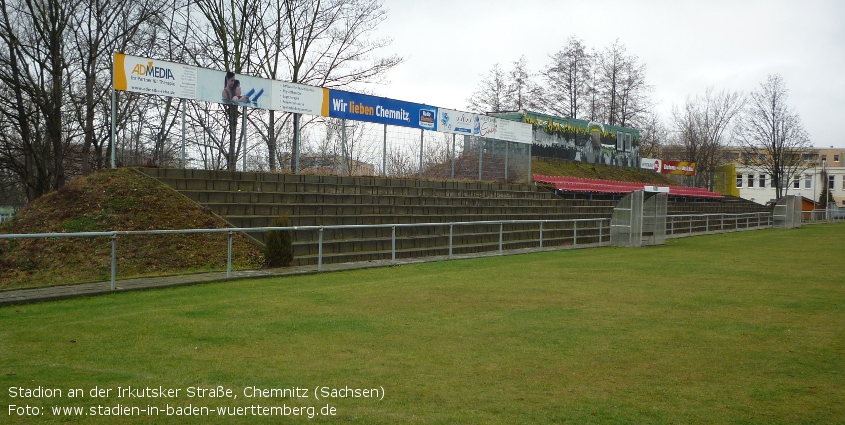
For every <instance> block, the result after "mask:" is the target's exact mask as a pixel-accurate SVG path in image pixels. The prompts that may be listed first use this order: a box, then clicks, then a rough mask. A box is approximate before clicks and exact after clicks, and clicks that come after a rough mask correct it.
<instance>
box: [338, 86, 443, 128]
mask: <svg viewBox="0 0 845 425" xmlns="http://www.w3.org/2000/svg"><path fill="white" fill-rule="evenodd" d="M329 116H330V117H332V118H345V119H349V120H356V121H366V122H374V123H378V124H389V125H397V126H402V127H411V128H421V129H423V130H437V108H436V107H434V106H428V105H423V104H419V103H411V102H403V101H401V100H394V99H388V98H384V97H376V96H370V95H367V94H359V93H351V92H346V91H342V90H329Z"/></svg>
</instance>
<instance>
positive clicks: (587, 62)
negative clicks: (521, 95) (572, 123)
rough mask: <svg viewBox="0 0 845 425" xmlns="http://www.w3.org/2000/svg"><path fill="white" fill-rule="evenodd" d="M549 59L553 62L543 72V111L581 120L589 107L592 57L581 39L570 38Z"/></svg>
mask: <svg viewBox="0 0 845 425" xmlns="http://www.w3.org/2000/svg"><path fill="white" fill-rule="evenodd" d="M550 58H551V60H552V61H551V63H550V64H549V65H548V66H547V67H546V69H545V71H544V72H543V79H544V81H545V82H546V93H545V95H544V101H545V102H544V103H545V106H546V109H547V110H548V111H549V112H551V113H552V114H555V115H559V116H562V117H570V118H581V117H583V116H584V115H585V114H586V113H585V111H587V110H588V105H589V95H590V76H591V71H592V68H593V63H592V62H593V58H592V55H591V54H590V52H589V51H588V50H587V48H586V47H585V46H584V42H583V41H581V39H579V38H577V37H575V36H572V37H569V40H567V42H566V45H565V46H564V47H563V49H561V50H560V51H558V52H557V53H555V54H554V55H551V56H550Z"/></svg>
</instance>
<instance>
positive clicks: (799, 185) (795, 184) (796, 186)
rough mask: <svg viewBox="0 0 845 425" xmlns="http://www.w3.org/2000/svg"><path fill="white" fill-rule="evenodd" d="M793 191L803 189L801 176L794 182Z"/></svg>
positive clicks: (796, 177)
mask: <svg viewBox="0 0 845 425" xmlns="http://www.w3.org/2000/svg"><path fill="white" fill-rule="evenodd" d="M792 188H793V189H801V176H795V178H793V180H792Z"/></svg>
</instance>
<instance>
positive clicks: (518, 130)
mask: <svg viewBox="0 0 845 425" xmlns="http://www.w3.org/2000/svg"><path fill="white" fill-rule="evenodd" d="M496 119H497V120H498V125H497V126H496V127H497V128H498V130H499V131H498V138H499V139H502V140H507V141H509V142H516V143H532V142H533V141H534V132H533V130H532V128H531V124H528V123H524V122H517V121H511V120H505V119H501V118H496Z"/></svg>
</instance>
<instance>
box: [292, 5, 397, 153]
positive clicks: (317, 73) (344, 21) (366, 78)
mask: <svg viewBox="0 0 845 425" xmlns="http://www.w3.org/2000/svg"><path fill="white" fill-rule="evenodd" d="M284 11H285V13H284V19H285V23H286V24H287V26H288V31H289V34H290V44H289V45H288V49H286V50H285V51H284V52H283V56H284V57H285V60H286V64H287V71H288V73H289V75H288V76H289V79H290V81H291V82H293V83H302V84H309V85H314V86H318V87H329V88H333V87H346V86H350V85H354V84H361V83H372V82H378V81H380V80H381V79H382V78H383V77H384V74H385V73H386V72H387V71H388V70H390V69H392V68H394V67H395V66H396V65H398V64H400V63H401V62H402V60H403V59H402V58H401V57H399V56H396V55H393V56H387V57H375V58H371V57H370V55H371V54H372V53H374V52H376V51H377V50H379V49H381V48H383V47H386V46H388V45H389V44H390V42H391V40H390V39H386V38H381V39H375V38H371V35H372V33H373V32H374V31H375V29H376V28H377V27H378V25H379V24H380V23H381V22H382V21H384V19H385V17H386V12H385V10H384V9H383V5H382V3H381V1H379V0H318V1H313V0H285V1H284ZM293 118H294V119H293V125H294V126H295V127H298V126H299V115H298V114H295V115H294V117H293ZM298 150H299V141H298V140H294V141H293V143H292V155H291V161H292V162H291V167H293V166H294V164H293V161H295V158H296V152H297V151H298Z"/></svg>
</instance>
